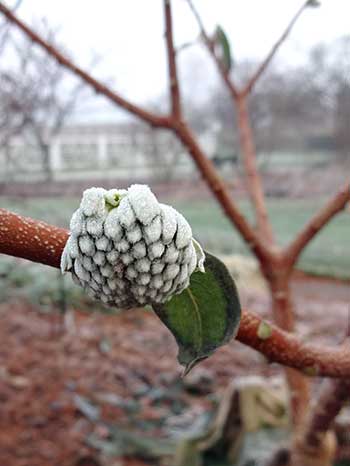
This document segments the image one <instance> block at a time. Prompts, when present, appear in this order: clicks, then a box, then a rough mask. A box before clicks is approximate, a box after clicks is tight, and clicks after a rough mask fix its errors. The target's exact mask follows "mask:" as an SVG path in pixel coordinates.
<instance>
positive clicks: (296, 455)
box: [290, 380, 350, 466]
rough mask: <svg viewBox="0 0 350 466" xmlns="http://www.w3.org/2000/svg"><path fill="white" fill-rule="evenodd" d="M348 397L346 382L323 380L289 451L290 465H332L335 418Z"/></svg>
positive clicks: (349, 390)
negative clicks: (302, 426)
mask: <svg viewBox="0 0 350 466" xmlns="http://www.w3.org/2000/svg"><path fill="white" fill-rule="evenodd" d="M349 398H350V381H349V380H325V381H324V382H323V384H322V386H321V389H320V392H319V394H318V396H317V397H316V398H315V399H314V402H313V406H312V408H311V409H310V410H309V412H308V416H307V419H306V422H305V425H304V428H303V430H302V431H301V433H300V435H298V436H297V437H296V439H295V441H294V445H293V448H292V450H291V460H290V466H333V464H334V460H335V454H336V448H337V442H336V437H335V434H334V432H333V431H332V427H333V423H334V419H335V418H336V416H337V415H338V413H339V412H340V410H341V408H342V407H343V405H344V403H345V402H346V401H347V400H348V399H349Z"/></svg>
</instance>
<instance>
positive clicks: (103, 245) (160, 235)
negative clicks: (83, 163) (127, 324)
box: [61, 185, 205, 309]
mask: <svg viewBox="0 0 350 466" xmlns="http://www.w3.org/2000/svg"><path fill="white" fill-rule="evenodd" d="M70 229H71V234H70V237H69V239H68V241H67V243H66V246H65V248H64V251H63V254H62V258H61V270H62V273H64V272H66V271H70V272H71V273H72V275H73V279H74V281H75V282H76V283H78V284H80V285H81V286H82V287H83V288H84V289H85V291H86V292H87V293H88V294H89V296H91V297H93V298H95V299H98V300H100V301H102V302H104V303H105V304H108V305H111V306H117V307H119V308H125V309H127V308H131V307H135V306H139V305H144V304H152V303H164V302H166V301H167V300H169V299H170V298H171V296H173V295H174V294H179V293H181V292H182V291H183V290H184V289H185V288H187V287H188V285H189V281H190V276H191V274H192V273H193V272H194V271H195V270H196V269H198V270H200V271H201V272H204V261H205V255H204V252H203V250H202V248H201V246H200V245H199V243H198V242H197V241H196V240H195V239H193V237H192V230H191V227H190V225H189V224H188V222H187V221H186V219H185V218H184V217H183V216H182V215H181V214H180V213H178V212H177V211H176V210H175V209H173V208H172V207H170V206H168V205H165V204H160V203H159V202H158V201H157V198H156V197H155V195H154V194H153V193H152V191H151V190H150V189H149V187H148V186H146V185H132V186H130V187H129V189H128V190H123V189H120V190H118V189H111V190H109V191H106V190H105V189H103V188H90V189H87V190H86V191H84V193H83V198H82V200H81V203H80V207H79V209H78V210H77V211H76V212H75V213H74V214H73V216H72V219H71V222H70Z"/></svg>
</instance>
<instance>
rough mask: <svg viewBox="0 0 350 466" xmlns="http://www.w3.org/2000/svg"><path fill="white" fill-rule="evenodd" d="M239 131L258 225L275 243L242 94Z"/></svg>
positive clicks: (267, 240)
mask: <svg viewBox="0 0 350 466" xmlns="http://www.w3.org/2000/svg"><path fill="white" fill-rule="evenodd" d="M236 103H237V116H238V130H239V131H238V132H239V138H240V146H241V148H242V155H243V164H244V170H245V173H246V181H247V188H248V193H249V196H250V198H251V201H252V204H253V206H254V209H255V214H256V220H257V227H258V231H259V233H260V235H261V236H262V237H263V238H264V240H265V241H266V242H267V243H270V244H273V243H274V236H273V231H272V227H271V223H270V220H269V217H268V213H267V208H266V203H265V197H264V191H263V187H262V182H261V178H260V175H259V172H258V167H257V162H256V150H255V146H254V136H253V132H252V128H251V126H250V120H249V114H248V108H247V99H246V98H245V97H244V96H240V97H239V98H238V99H237V101H236Z"/></svg>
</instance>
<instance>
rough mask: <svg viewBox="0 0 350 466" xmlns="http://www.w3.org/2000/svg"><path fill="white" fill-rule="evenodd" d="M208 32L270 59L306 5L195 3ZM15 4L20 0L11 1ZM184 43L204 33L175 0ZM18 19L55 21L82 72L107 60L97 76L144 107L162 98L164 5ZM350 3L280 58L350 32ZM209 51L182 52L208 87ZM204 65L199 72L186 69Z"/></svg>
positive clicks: (85, 5) (117, 4)
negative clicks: (97, 58) (219, 31)
mask: <svg viewBox="0 0 350 466" xmlns="http://www.w3.org/2000/svg"><path fill="white" fill-rule="evenodd" d="M194 1H195V3H196V5H197V7H198V9H199V11H200V13H201V15H202V17H203V20H204V23H205V25H206V27H207V29H208V30H209V31H210V30H213V28H214V27H215V25H216V24H220V25H221V26H222V27H223V28H224V29H225V31H226V32H227V34H228V35H229V37H230V40H231V46H232V49H233V55H234V57H235V59H236V60H240V59H244V58H247V57H254V58H263V57H264V56H265V54H266V53H267V51H268V50H269V48H270V47H271V45H272V44H273V43H274V41H275V40H276V38H277V37H278V36H279V34H280V33H281V31H282V30H283V29H284V27H285V26H286V24H287V23H288V21H289V20H290V18H291V16H292V15H293V14H294V13H295V11H296V9H297V8H298V6H299V5H300V4H301V2H300V0H251V1H249V0H197V1H196V0H194ZM8 3H9V4H11V3H13V1H11V2H10V1H9V2H8ZM173 6H174V29H175V40H176V43H177V44H182V43H184V42H187V41H190V40H192V39H194V38H195V37H196V36H197V35H198V29H197V26H196V23H195V21H194V19H193V17H192V15H191V12H190V11H189V9H188V7H187V4H186V1H185V0H173ZM18 15H19V16H20V17H21V18H22V19H23V20H25V21H26V22H31V21H32V20H33V19H34V18H42V17H45V18H47V20H48V22H49V24H52V25H55V26H60V27H61V29H60V34H59V39H60V42H62V43H63V44H65V45H66V47H67V48H68V49H70V50H71V51H72V53H73V54H74V56H75V57H77V59H78V63H79V65H81V66H86V65H88V64H89V63H90V62H91V59H92V57H93V56H94V55H96V54H98V55H99V56H100V57H101V61H100V62H99V64H98V66H97V69H96V72H95V74H96V75H97V76H98V77H100V78H113V80H114V86H115V87H116V88H117V90H118V91H119V92H121V93H122V94H123V95H125V96H127V97H129V98H130V99H132V100H133V101H136V102H145V101H149V100H152V99H155V98H156V97H157V96H159V95H160V94H162V93H164V90H165V86H166V67H165V55H164V41H163V32H164V23H163V15H162V2H161V0H99V1H98V2H96V1H88V0H74V1H72V0H23V3H22V5H21V7H20V8H19V10H18ZM349 18H350V1H349V0H323V2H322V6H321V7H320V8H310V9H308V10H307V11H306V12H304V14H303V16H302V17H301V18H300V19H299V22H298V23H297V25H296V26H295V29H294V30H293V33H292V35H291V38H290V39H289V40H288V43H287V44H286V46H285V47H283V48H282V49H281V53H280V55H279V58H281V59H285V60H286V61H287V62H288V61H289V62H291V61H293V60H302V57H303V55H304V56H305V52H306V51H307V49H309V48H310V47H311V46H312V45H313V44H315V43H316V42H320V41H324V42H328V41H331V40H333V39H334V38H336V37H338V36H341V35H344V34H349V33H350V20H349ZM205 57H206V55H205V52H204V50H202V51H200V50H198V48H197V49H193V50H190V49H187V50H185V51H183V52H182V54H181V57H180V65H181V66H182V70H183V73H184V76H185V77H186V69H190V70H191V71H190V72H191V73H192V74H194V79H198V82H200V86H201V88H203V89H205V88H206V86H208V85H210V81H211V80H212V79H213V70H212V68H211V67H210V63H208V62H207V61H206V58H205ZM189 62H194V63H196V66H194V67H193V66H192V68H190V67H187V66H186V65H187V64H188V63H189Z"/></svg>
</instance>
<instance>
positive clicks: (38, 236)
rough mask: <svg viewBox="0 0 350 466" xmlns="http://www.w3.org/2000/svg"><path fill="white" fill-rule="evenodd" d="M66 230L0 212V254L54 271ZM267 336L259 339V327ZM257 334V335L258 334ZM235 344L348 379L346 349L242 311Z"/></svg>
mask: <svg viewBox="0 0 350 466" xmlns="http://www.w3.org/2000/svg"><path fill="white" fill-rule="evenodd" d="M67 239H68V231H67V230H65V229H63V228H57V227H55V226H52V225H49V224H47V223H44V222H38V221H36V220H33V219H31V218H28V217H22V216H20V215H17V214H14V213H12V212H9V211H7V210H4V209H0V254H8V255H11V256H16V257H22V258H24V259H28V260H31V261H34V262H39V263H42V264H46V265H50V266H52V267H56V268H58V267H59V265H60V257H61V254H62V250H63V247H64V245H65V243H66V241H67ZM263 324H264V326H265V328H268V329H269V330H270V331H269V335H268V336H266V335H265V336H263V337H262V336H259V334H260V332H259V329H260V328H261V325H263ZM260 335H261V334H260ZM237 339H238V341H240V342H242V343H244V344H246V345H248V346H250V347H251V348H254V349H256V350H257V351H259V352H261V353H262V354H264V355H265V356H266V357H267V358H268V359H269V360H270V361H271V362H278V363H280V364H283V365H285V366H289V367H292V368H295V369H299V370H302V371H304V372H305V373H307V374H308V375H315V376H316V375H318V376H322V375H323V376H329V377H342V376H343V377H350V347H349V346H348V345H344V346H341V347H335V348H333V347H326V346H320V345H314V344H310V343H305V342H303V341H301V340H300V339H298V337H297V336H295V335H293V334H291V333H288V332H285V331H283V330H281V329H280V328H279V327H277V326H276V325H273V324H271V323H267V322H265V321H263V320H262V319H261V317H259V316H257V315H255V314H253V313H251V312H249V311H243V315H242V321H241V325H240V328H239V331H238V335H237Z"/></svg>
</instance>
